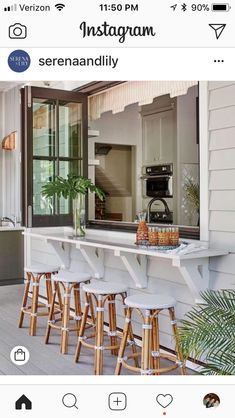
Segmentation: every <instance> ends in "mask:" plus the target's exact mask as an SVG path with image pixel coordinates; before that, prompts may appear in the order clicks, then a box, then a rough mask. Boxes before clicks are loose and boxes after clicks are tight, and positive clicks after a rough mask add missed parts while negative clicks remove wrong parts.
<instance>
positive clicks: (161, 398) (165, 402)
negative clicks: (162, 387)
mask: <svg viewBox="0 0 235 418" xmlns="http://www.w3.org/2000/svg"><path fill="white" fill-rule="evenodd" d="M156 401H157V403H158V404H159V405H160V406H162V407H163V408H167V407H168V406H169V405H170V404H171V403H172V402H173V396H171V395H170V394H169V393H167V394H166V395H163V394H162V393H161V394H160V395H158V396H157V397H156Z"/></svg>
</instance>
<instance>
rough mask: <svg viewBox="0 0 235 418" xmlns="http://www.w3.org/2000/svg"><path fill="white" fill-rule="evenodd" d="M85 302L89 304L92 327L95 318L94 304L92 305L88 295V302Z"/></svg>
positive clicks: (90, 297)
mask: <svg viewBox="0 0 235 418" xmlns="http://www.w3.org/2000/svg"><path fill="white" fill-rule="evenodd" d="M87 302H88V303H89V309H90V316H91V323H92V325H95V324H96V317H95V312H94V304H93V300H92V296H91V295H90V294H89V295H88V301H87Z"/></svg>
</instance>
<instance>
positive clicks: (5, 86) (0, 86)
mask: <svg viewBox="0 0 235 418" xmlns="http://www.w3.org/2000/svg"><path fill="white" fill-rule="evenodd" d="M22 84H23V83H19V82H18V81H0V91H7V90H10V89H11V88H13V87H15V86H17V85H22Z"/></svg>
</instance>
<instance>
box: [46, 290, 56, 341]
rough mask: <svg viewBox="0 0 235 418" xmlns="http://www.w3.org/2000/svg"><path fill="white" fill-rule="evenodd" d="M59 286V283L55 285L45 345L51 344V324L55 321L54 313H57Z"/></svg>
mask: <svg viewBox="0 0 235 418" xmlns="http://www.w3.org/2000/svg"><path fill="white" fill-rule="evenodd" d="M58 287H59V284H58V283H56V282H55V283H54V290H53V296H52V301H51V307H50V312H49V316H48V322H47V329H46V336H45V344H48V342H49V338H50V333H51V322H52V321H53V319H54V316H55V315H54V312H55V301H56V294H57V290H58Z"/></svg>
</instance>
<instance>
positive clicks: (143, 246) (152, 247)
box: [135, 241, 180, 251]
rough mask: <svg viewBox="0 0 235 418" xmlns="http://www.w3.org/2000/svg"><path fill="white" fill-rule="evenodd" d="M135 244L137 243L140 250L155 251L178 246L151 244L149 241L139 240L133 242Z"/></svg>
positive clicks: (172, 248)
mask: <svg viewBox="0 0 235 418" xmlns="http://www.w3.org/2000/svg"><path fill="white" fill-rule="evenodd" d="M135 245H137V246H138V247H139V248H141V249H142V250H157V251H167V250H175V249H176V248H178V247H179V246H180V244H178V245H151V244H150V243H149V241H142V242H141V241H139V242H135Z"/></svg>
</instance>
